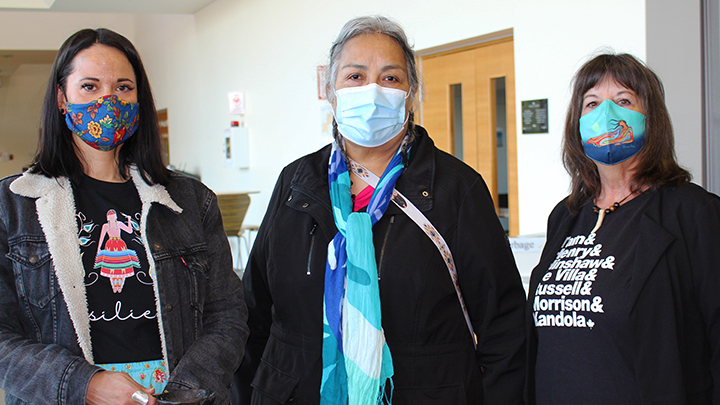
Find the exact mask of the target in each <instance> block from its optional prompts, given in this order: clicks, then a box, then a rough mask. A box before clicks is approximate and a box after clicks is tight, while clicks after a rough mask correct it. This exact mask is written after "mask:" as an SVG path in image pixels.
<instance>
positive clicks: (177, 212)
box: [0, 29, 248, 405]
mask: <svg viewBox="0 0 720 405" xmlns="http://www.w3.org/2000/svg"><path fill="white" fill-rule="evenodd" d="M42 117H43V119H42V131H41V138H40V143H39V148H38V153H37V155H36V157H35V160H34V162H33V163H32V165H31V166H30V169H29V170H28V171H27V172H25V173H23V174H22V175H15V176H10V177H8V178H5V179H3V180H2V182H0V207H2V209H1V210H0V375H1V376H2V379H1V381H2V389H3V390H4V391H5V393H6V403H7V404H8V405H10V404H25V403H29V404H85V403H87V404H128V405H129V404H137V403H138V402H139V403H142V404H154V403H155V402H156V401H155V398H154V397H153V396H152V394H153V393H161V392H163V391H164V390H178V389H187V388H198V389H200V388H202V389H208V390H211V391H213V392H214V393H215V395H216V397H217V402H216V403H219V404H226V403H228V402H229V396H228V390H227V387H228V385H229V384H230V382H231V380H232V373H233V371H234V370H235V369H236V368H237V366H238V364H239V362H240V360H241V358H242V355H243V347H244V344H245V339H246V337H247V333H248V332H247V326H246V323H245V321H246V317H247V312H246V307H245V304H244V301H243V291H242V285H241V282H240V280H239V279H238V278H237V276H236V275H235V274H234V272H233V270H232V259H231V255H230V250H229V246H228V243H227V238H226V236H225V232H224V231H223V226H222V220H221V217H220V212H219V210H218V206H217V201H216V197H215V195H214V194H213V193H212V192H211V191H210V190H209V189H207V188H206V187H205V186H203V185H202V183H200V182H199V181H197V180H194V179H191V178H189V177H186V176H183V175H180V174H176V173H173V172H170V171H168V170H167V169H165V168H164V166H163V164H162V159H161V154H160V136H159V129H158V123H157V116H156V112H155V106H154V103H153V97H152V94H151V92H150V86H149V84H148V79H147V76H146V74H145V70H144V68H143V65H142V62H141V61H140V57H139V56H138V54H137V51H136V50H135V48H134V47H133V45H132V44H131V43H130V42H129V41H128V40H127V39H126V38H124V37H123V36H121V35H119V34H117V33H115V32H112V31H109V30H105V29H98V30H90V29H86V30H82V31H79V32H77V33H75V34H74V35H73V36H71V37H70V38H69V39H68V40H67V41H66V42H65V43H64V44H63V45H62V47H61V49H60V50H59V52H58V55H57V58H56V60H55V63H54V65H53V67H52V71H51V76H50V80H49V84H48V90H47V93H46V96H45V101H44V106H43V115H42Z"/></svg>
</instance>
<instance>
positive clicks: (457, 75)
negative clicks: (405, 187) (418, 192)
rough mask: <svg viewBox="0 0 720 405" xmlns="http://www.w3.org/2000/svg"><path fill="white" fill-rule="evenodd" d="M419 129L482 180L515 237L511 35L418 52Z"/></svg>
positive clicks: (515, 176)
mask: <svg viewBox="0 0 720 405" xmlns="http://www.w3.org/2000/svg"><path fill="white" fill-rule="evenodd" d="M418 56H419V62H420V70H421V73H422V77H423V84H424V88H423V91H422V95H421V106H420V114H419V115H420V124H421V125H422V126H423V127H425V129H427V131H428V133H429V134H430V137H431V138H432V139H433V141H434V142H435V145H437V147H438V148H440V149H441V150H444V151H446V152H448V153H450V154H452V155H454V156H456V157H457V158H458V159H461V160H462V161H464V162H465V163H467V164H468V165H469V166H471V167H472V168H473V169H475V170H477V171H478V172H479V173H480V174H481V175H482V176H483V178H484V179H485V182H486V183H487V186H488V189H489V190H490V194H491V195H492V197H493V202H494V203H495V209H496V211H497V214H498V217H499V218H500V222H501V223H502V224H503V227H504V228H505V231H506V232H507V233H508V235H509V236H517V234H518V233H519V218H518V182H517V139H516V121H515V63H514V55H513V37H512V30H505V31H501V32H498V33H494V34H490V35H485V36H482V37H478V38H473V39H471V40H468V41H463V42H462V43H456V44H449V45H445V46H442V47H437V48H433V49H428V50H424V51H420V52H418Z"/></svg>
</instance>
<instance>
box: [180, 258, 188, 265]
mask: <svg viewBox="0 0 720 405" xmlns="http://www.w3.org/2000/svg"><path fill="white" fill-rule="evenodd" d="M180 260H182V262H183V264H184V265H185V267H188V265H187V263H185V258H184V257H182V256H180Z"/></svg>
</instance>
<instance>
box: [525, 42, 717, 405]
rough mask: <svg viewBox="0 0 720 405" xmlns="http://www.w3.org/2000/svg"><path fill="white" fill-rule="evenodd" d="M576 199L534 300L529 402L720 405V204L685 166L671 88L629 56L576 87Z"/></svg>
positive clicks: (560, 217)
mask: <svg viewBox="0 0 720 405" xmlns="http://www.w3.org/2000/svg"><path fill="white" fill-rule="evenodd" d="M563 161H564V164H565V167H566V169H567V171H568V173H569V174H570V176H571V186H572V189H571V194H570V196H568V197H567V198H566V199H565V200H563V201H562V202H560V203H559V204H558V205H557V206H556V207H555V209H554V210H553V212H552V213H551V214H550V218H549V220H548V231H547V242H546V244H545V248H544V250H543V253H542V256H541V259H540V262H539V264H538V265H537V267H535V269H534V270H533V273H532V276H531V279H530V289H529V296H528V301H527V311H526V313H527V325H528V328H527V330H528V355H529V357H528V358H529V359H530V361H529V364H528V385H527V387H528V392H527V397H528V403H529V404H538V405H541V404H560V405H562V404H589V405H593V404H597V405H600V404H658V403H666V404H716V403H718V402H719V401H720V381H719V379H720V347H718V342H720V294H718V291H720V250H719V249H718V248H717V247H718V246H719V243H720V237H718V229H720V198H718V196H716V195H714V194H711V193H708V192H707V191H705V190H704V189H702V188H701V187H699V186H697V185H695V184H692V183H690V173H688V172H687V171H686V170H684V169H683V168H681V167H680V166H679V165H678V163H677V161H676V158H675V151H674V144H673V129H672V125H671V123H670V117H669V115H668V111H667V108H666V106H665V96H664V92H663V87H662V83H661V82H660V79H659V78H658V77H657V75H655V73H653V72H652V71H651V70H650V69H649V68H648V67H647V66H645V65H644V64H643V63H642V62H640V61H639V60H638V59H636V58H635V57H633V56H631V55H628V54H617V55H616V54H603V55H599V56H597V57H595V58H593V59H592V60H590V61H589V62H587V63H586V64H585V65H584V66H583V67H582V68H580V70H579V71H578V73H577V74H576V76H575V80H574V85H573V95H572V98H571V101H570V107H569V110H568V115H567V121H566V123H565V137H564V145H563Z"/></svg>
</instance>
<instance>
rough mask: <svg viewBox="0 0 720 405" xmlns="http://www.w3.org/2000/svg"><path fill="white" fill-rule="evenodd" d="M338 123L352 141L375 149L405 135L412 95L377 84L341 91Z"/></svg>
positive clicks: (338, 91) (337, 104)
mask: <svg viewBox="0 0 720 405" xmlns="http://www.w3.org/2000/svg"><path fill="white" fill-rule="evenodd" d="M335 95H336V107H335V121H337V124H338V131H340V133H341V134H342V136H343V137H344V138H345V139H347V140H348V141H350V142H352V143H354V144H356V145H360V146H364V147H367V148H374V147H376V146H380V145H384V144H385V143H387V142H388V141H390V140H391V139H393V138H394V137H396V136H397V135H399V134H400V132H402V129H403V127H404V126H405V122H406V117H405V116H406V113H405V100H406V99H407V97H408V93H407V92H405V91H403V90H400V89H391V88H388V87H382V86H379V85H377V84H376V83H372V84H368V85H367V86H361V87H346V88H344V89H340V90H337V91H336V92H335Z"/></svg>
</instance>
